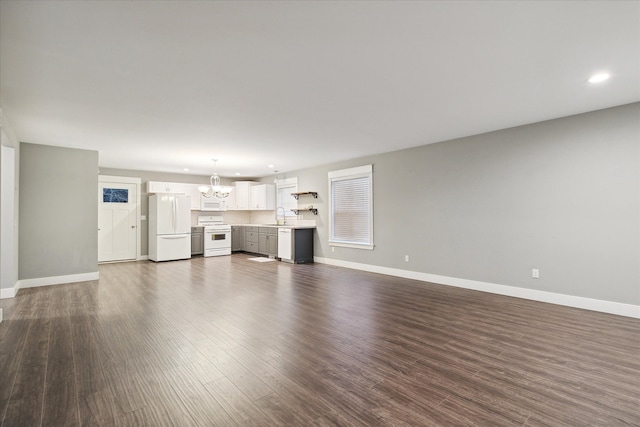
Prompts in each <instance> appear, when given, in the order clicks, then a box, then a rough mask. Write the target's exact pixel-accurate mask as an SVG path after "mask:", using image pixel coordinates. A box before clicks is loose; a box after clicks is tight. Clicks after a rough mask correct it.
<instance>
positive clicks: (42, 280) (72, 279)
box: [16, 271, 100, 292]
mask: <svg viewBox="0 0 640 427" xmlns="http://www.w3.org/2000/svg"><path fill="white" fill-rule="evenodd" d="M98 279H100V273H99V272H98V271H94V272H92V273H80V274H70V275H68V276H52V277H38V278H35V279H22V280H18V284H17V286H18V289H23V288H35V287H38V286H51V285H61V284H63V283H76V282H88V281H91V280H98ZM16 292H17V290H16Z"/></svg>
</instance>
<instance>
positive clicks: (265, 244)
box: [258, 227, 278, 258]
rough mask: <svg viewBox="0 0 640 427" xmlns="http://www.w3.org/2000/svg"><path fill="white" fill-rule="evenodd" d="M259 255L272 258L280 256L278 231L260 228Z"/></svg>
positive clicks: (270, 228)
mask: <svg viewBox="0 0 640 427" xmlns="http://www.w3.org/2000/svg"><path fill="white" fill-rule="evenodd" d="M258 253H259V254H261V255H267V256H270V257H274V258H275V257H277V256H278V229H277V228H275V227H260V228H259V231H258Z"/></svg>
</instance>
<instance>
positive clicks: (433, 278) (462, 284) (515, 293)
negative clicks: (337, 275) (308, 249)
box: [314, 257, 640, 319]
mask: <svg viewBox="0 0 640 427" xmlns="http://www.w3.org/2000/svg"><path fill="white" fill-rule="evenodd" d="M314 261H315V262H318V263H321V264H329V265H335V266H337V267H345V268H351V269H354V270H362V271H368V272H371V273H380V274H387V275H389V276H396V277H403V278H405V279H413V280H419V281H422V282H430V283H436V284H439V285H447V286H455V287H457V288H464V289H473V290H476V291H482V292H489V293H492V294H498V295H506V296H510V297H516V298H524V299H528V300H533V301H540V302H547V303H550V304H557V305H564V306H567V307H574V308H582V309H585V310H592V311H600V312H603V313H609V314H616V315H618V316H626V317H633V318H636V319H640V306H638V305H632V304H624V303H620V302H613V301H604V300H598V299H592V298H584V297H576V296H572V295H564V294H556V293H553V292H545V291H538V290H535V289H527V288H518V287H516V286H506V285H498V284H495V283H488V282H479V281H476V280H468V279H459V278H456V277H448V276H438V275H435V274H429V273H420V272H417V271H409V270H401V269H398V268H390V267H381V266H377V265H370V264H361V263H357V262H350V261H341V260H336V259H331V258H324V257H314Z"/></svg>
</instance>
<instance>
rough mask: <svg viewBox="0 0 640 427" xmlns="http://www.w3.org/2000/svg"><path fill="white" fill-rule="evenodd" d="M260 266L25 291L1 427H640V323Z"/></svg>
mask: <svg viewBox="0 0 640 427" xmlns="http://www.w3.org/2000/svg"><path fill="white" fill-rule="evenodd" d="M249 257H250V256H249V255H245V254H237V255H233V256H230V257H212V258H203V257H199V258H193V259H191V260H184V261H175V262H166V263H154V262H129V263H121V264H105V265H101V266H100V280H97V281H90V282H84V283H74V284H66V285H59V286H50V287H43V288H32V289H23V290H20V292H19V293H18V295H17V296H16V297H15V298H13V299H11V300H2V301H0V306H1V307H3V308H4V309H5V311H4V321H3V322H2V324H0V425H2V427H4V426H14V425H17V426H22V425H29V426H31V425H34V426H45V425H46V426H49V425H52V426H54V425H55V426H57V425H63V426H65V425H69V426H76V425H81V426H87V425H105V426H165V425H167V426H170V425H175V426H191V425H193V426H210V425H221V426H234V425H238V426H245V425H261V426H264V425H270V426H271V425H273V426H276V425H308V426H362V425H367V426H369V425H371V426H378V425H379V426H416V425H420V426H448V425H456V426H457V425H461V426H462V425H491V426H502V425H504V426H554V427H555V426H561V425H568V426H569V425H570V426H573V425H593V426H596V425H597V426H605V425H606V426H616V425H625V426H629V425H632V426H633V425H635V426H640V320H639V319H631V318H625V317H620V316H613V315H608V314H604V313H596V312H590V311H586V310H579V309H574V308H569V307H561V306H556V305H551V304H544V303H537V302H533V301H526V300H521V299H517V298H510V297H504V296H499V295H492V294H487V293H482V292H477V291H470V290H466V289H460V288H452V287H446V286H438V285H432V284H429V283H423V282H417V281H413V280H409V279H402V278H396V277H390V276H384V275H378V274H374V273H367V272H362V271H356V270H348V269H343V268H340V267H335V266H328V265H322V264H301V265H291V264H286V263H279V262H273V263H255V262H251V261H248V258H249Z"/></svg>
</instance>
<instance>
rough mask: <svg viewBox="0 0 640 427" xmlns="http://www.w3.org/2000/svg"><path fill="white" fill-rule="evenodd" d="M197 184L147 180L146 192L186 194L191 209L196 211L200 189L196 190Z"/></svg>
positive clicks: (198, 207) (198, 206) (198, 208)
mask: <svg viewBox="0 0 640 427" xmlns="http://www.w3.org/2000/svg"><path fill="white" fill-rule="evenodd" d="M198 185H200V184H185V183H181V182H161V181H149V182H147V193H151V194H154V193H175V194H188V195H189V198H190V200H191V210H192V211H197V210H200V191H199V190H198Z"/></svg>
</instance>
